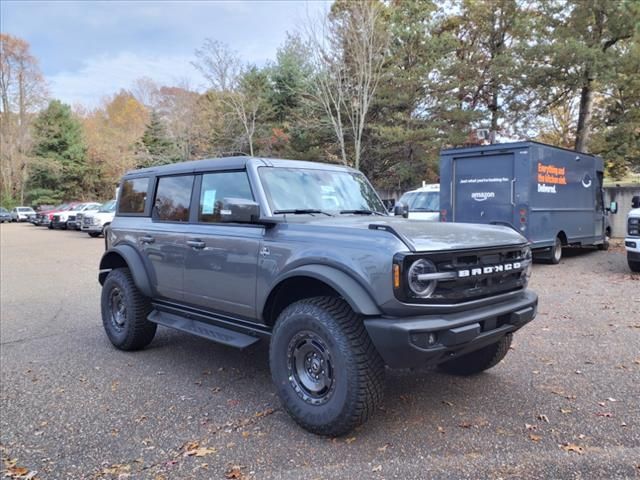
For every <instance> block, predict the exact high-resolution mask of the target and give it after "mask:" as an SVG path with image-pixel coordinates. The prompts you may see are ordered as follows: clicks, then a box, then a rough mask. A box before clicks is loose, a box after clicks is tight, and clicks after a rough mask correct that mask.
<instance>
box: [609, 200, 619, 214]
mask: <svg viewBox="0 0 640 480" xmlns="http://www.w3.org/2000/svg"><path fill="white" fill-rule="evenodd" d="M609 212H610V213H618V202H611V204H610V205H609Z"/></svg>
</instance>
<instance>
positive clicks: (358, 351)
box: [269, 297, 384, 436]
mask: <svg viewBox="0 0 640 480" xmlns="http://www.w3.org/2000/svg"><path fill="white" fill-rule="evenodd" d="M269 363H270V366H271V375H272V378H273V382H274V384H275V386H276V389H277V391H278V395H279V396H280V399H281V401H282V403H283V405H284V408H285V409H286V410H287V412H288V413H289V415H291V417H293V419H294V420H295V421H296V422H297V423H298V424H299V425H300V426H302V427H303V428H305V429H306V430H309V431H310V432H313V433H316V434H319V435H329V436H338V435H343V434H346V433H348V432H349V431H351V430H353V429H354V428H355V427H357V426H358V425H360V424H362V423H364V422H365V421H366V420H367V419H368V418H369V417H370V416H371V415H372V414H373V412H374V411H375V410H376V408H377V406H378V405H379V404H380V403H381V401H382V396H383V392H384V363H383V361H382V359H381V358H380V356H379V355H378V352H377V351H376V350H375V348H374V346H373V344H372V343H371V340H370V338H369V335H368V334H367V332H366V330H365V328H364V325H363V323H362V318H361V317H360V316H359V315H357V314H356V313H354V312H353V310H351V308H350V307H349V305H348V304H347V303H345V302H344V300H341V299H338V298H332V297H316V298H310V299H305V300H301V301H298V302H295V303H293V304H291V305H289V306H288V307H287V308H286V309H285V310H284V311H283V312H282V313H281V314H280V316H279V317H278V321H277V323H276V326H275V328H274V330H273V335H272V337H271V345H270V351H269Z"/></svg>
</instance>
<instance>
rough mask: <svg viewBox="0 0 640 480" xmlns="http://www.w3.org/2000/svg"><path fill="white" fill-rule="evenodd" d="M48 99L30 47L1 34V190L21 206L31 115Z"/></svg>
mask: <svg viewBox="0 0 640 480" xmlns="http://www.w3.org/2000/svg"><path fill="white" fill-rule="evenodd" d="M46 95H47V91H46V84H45V81H44V78H43V76H42V73H41V72H40V67H39V66H38V61H37V59H36V58H35V57H34V56H33V55H31V52H30V51H29V44H28V43H27V42H25V41H24V40H22V39H20V38H17V37H14V36H11V35H7V34H0V98H1V107H2V112H1V115H0V137H2V140H1V142H2V143H1V146H0V147H1V148H0V158H1V159H2V162H0V163H1V165H2V167H1V176H0V179H1V182H2V183H1V184H0V189H1V190H2V196H3V197H11V198H15V199H19V200H20V203H24V192H25V185H26V182H27V178H28V174H29V142H30V135H29V127H30V125H31V120H32V115H31V114H32V113H33V112H34V111H35V110H36V109H37V108H38V107H39V106H41V105H42V104H43V102H44V100H45V99H46Z"/></svg>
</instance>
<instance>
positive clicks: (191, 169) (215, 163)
mask: <svg viewBox="0 0 640 480" xmlns="http://www.w3.org/2000/svg"><path fill="white" fill-rule="evenodd" d="M249 164H254V165H257V166H264V167H290V168H311V169H316V170H345V171H353V172H355V171H356V170H354V169H352V168H350V167H347V166H344V165H339V164H335V163H321V162H309V161H303V160H284V159H281V158H264V157H249V156H242V157H220V158H204V159H202V160H192V161H189V162H179V163H171V164H168V165H161V166H157V167H147V168H141V169H138V170H131V171H129V172H127V173H126V174H125V175H124V176H125V177H144V176H150V175H154V176H155V175H177V174H181V173H196V172H206V171H215V170H243V169H245V168H247V165H249Z"/></svg>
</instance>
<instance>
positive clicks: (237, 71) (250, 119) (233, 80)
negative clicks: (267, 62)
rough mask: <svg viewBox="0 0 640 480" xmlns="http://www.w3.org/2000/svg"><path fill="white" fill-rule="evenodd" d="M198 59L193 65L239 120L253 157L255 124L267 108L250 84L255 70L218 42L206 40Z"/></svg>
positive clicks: (197, 52) (199, 51)
mask: <svg viewBox="0 0 640 480" xmlns="http://www.w3.org/2000/svg"><path fill="white" fill-rule="evenodd" d="M196 57H197V59H198V60H197V61H196V62H193V65H194V66H195V67H196V68H197V69H198V70H199V71H200V72H201V73H202V74H203V75H204V77H205V78H206V79H207V80H208V81H209V83H210V85H211V88H212V89H213V90H214V91H217V92H220V93H221V94H222V101H223V103H224V104H225V105H226V106H227V108H229V109H230V110H231V111H232V112H233V114H234V115H235V117H236V118H237V119H238V120H239V121H240V124H241V125H242V128H243V130H244V136H245V137H246V139H247V143H248V144H249V154H250V155H251V156H253V154H254V148H253V137H254V135H255V131H256V123H257V120H258V117H259V115H260V113H261V111H262V110H264V109H265V107H266V104H265V102H264V101H263V98H262V96H261V95H260V92H257V91H255V89H254V88H252V85H251V82H250V81H247V77H248V76H250V75H253V74H255V73H256V69H255V68H251V67H249V66H246V65H243V63H242V61H241V60H240V57H239V56H238V52H235V51H233V50H231V49H230V48H229V46H228V45H227V44H225V43H223V42H219V41H217V40H215V41H214V40H211V39H206V40H205V42H204V45H203V47H202V48H201V49H198V50H196Z"/></svg>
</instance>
